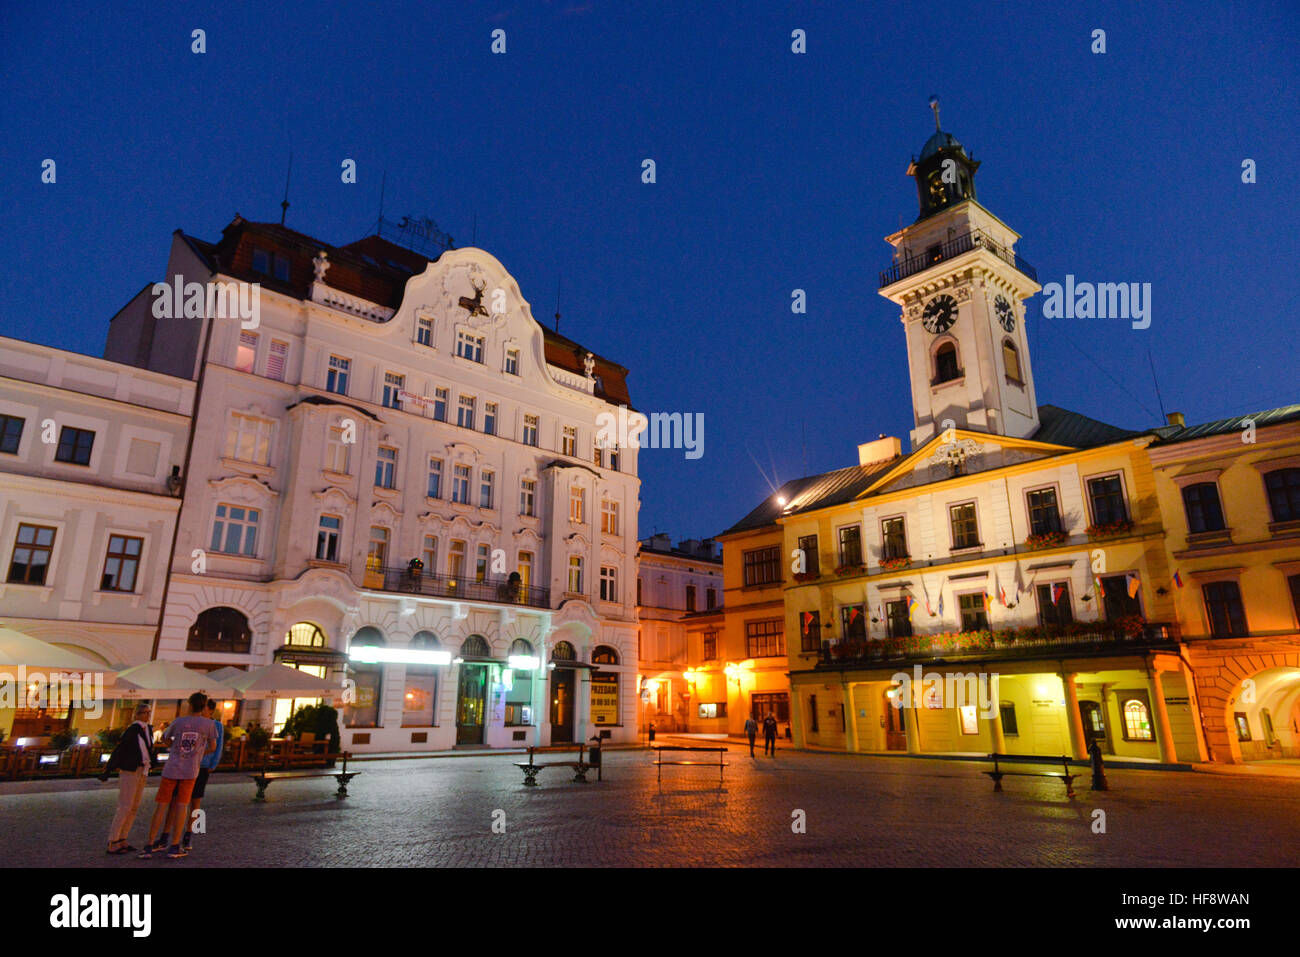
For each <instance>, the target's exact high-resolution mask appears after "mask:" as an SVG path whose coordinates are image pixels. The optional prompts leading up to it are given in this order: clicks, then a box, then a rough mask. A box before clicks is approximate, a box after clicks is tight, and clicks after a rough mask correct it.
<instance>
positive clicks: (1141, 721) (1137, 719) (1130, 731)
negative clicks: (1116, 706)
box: [1119, 691, 1153, 741]
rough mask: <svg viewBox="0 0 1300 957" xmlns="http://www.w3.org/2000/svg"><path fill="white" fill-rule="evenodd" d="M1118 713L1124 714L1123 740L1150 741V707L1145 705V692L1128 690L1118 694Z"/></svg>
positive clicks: (1151, 738)
mask: <svg viewBox="0 0 1300 957" xmlns="http://www.w3.org/2000/svg"><path fill="white" fill-rule="evenodd" d="M1119 699H1120V702H1121V704H1120V713H1121V714H1122V715H1123V716H1124V740H1125V741H1151V740H1153V737H1152V733H1151V709H1150V708H1149V707H1147V700H1146V692H1137V691H1130V692H1127V693H1124V694H1121V695H1120V696H1119Z"/></svg>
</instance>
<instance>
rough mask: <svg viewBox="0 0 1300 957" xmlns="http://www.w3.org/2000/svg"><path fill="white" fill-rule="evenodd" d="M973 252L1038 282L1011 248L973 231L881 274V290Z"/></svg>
mask: <svg viewBox="0 0 1300 957" xmlns="http://www.w3.org/2000/svg"><path fill="white" fill-rule="evenodd" d="M973 249H986V250H988V251H989V252H991V253H992V254H993V255H994V256H997V257H998V258H999V259H1001V260H1002V261H1003V262H1004V263H1006V264H1007V265H1009V266H1013V267H1014V268H1016V269H1017V270H1019V271H1020V272H1021V273H1022V274H1024V275H1025V276H1028V277H1029V278H1030V279H1032V280H1033V281H1034V282H1038V270H1036V269H1035V268H1034V267H1033V266H1031V265H1029V263H1027V262H1025V260H1024V259H1023V258H1021V257H1020V256H1019V255H1018V254H1016V253H1015V252H1014V251H1012V250H1011V249H1009V248H1008V247H1006V246H1003V245H1002V244H1001V243H998V242H995V241H994V240H993V239H991V238H990V237H989V236H987V235H986V234H984V233H983V232H981V231H980V230H978V229H972V230H971V231H970V232H968V233H966V234H965V235H962V236H955V237H953V238H952V239H950V240H948V241H947V242H946V243H943V244H941V245H940V246H938V247H937V248H932V249H930V250H928V251H926V252H925V253H923V254H921V255H919V256H911V257H909V258H907V259H903V260H900V261H899V262H896V263H894V264H893V265H891V266H890V267H889V268H888V269H884V270H881V273H880V288H881V289H884V288H885V287H886V286H892V285H893V284H894V283H896V282H898V281H899V280H902V279H906V278H907V277H908V276H911V275H914V274H916V273H918V272H922V271H923V270H926V269H929V268H930V267H931V266H934V265H937V264H938V263H941V262H945V261H947V260H949V259H956V258H957V257H958V256H960V255H962V254H963V253H968V252H970V251H971V250H973Z"/></svg>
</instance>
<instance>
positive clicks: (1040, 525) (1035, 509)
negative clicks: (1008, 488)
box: [1025, 488, 1061, 535]
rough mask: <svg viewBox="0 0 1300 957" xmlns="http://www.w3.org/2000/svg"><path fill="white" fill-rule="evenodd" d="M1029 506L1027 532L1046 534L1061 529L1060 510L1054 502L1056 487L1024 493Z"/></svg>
mask: <svg viewBox="0 0 1300 957" xmlns="http://www.w3.org/2000/svg"><path fill="white" fill-rule="evenodd" d="M1025 504H1026V505H1028V507H1029V534H1031V535H1046V534H1048V533H1050V532H1059V531H1061V510H1060V509H1059V508H1058V507H1057V504H1056V489H1054V488H1039V489H1034V490H1033V491H1032V492H1026V493H1025Z"/></svg>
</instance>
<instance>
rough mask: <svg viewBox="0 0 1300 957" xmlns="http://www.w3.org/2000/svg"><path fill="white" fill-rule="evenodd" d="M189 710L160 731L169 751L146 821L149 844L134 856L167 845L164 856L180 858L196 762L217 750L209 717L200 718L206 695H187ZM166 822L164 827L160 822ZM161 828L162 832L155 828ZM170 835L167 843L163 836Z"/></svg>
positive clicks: (196, 768) (213, 729)
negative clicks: (151, 808)
mask: <svg viewBox="0 0 1300 957" xmlns="http://www.w3.org/2000/svg"><path fill="white" fill-rule="evenodd" d="M189 702H190V713H189V714H188V715H186V716H185V717H183V718H177V719H176V720H175V721H173V722H172V723H171V724H169V725H168V726H167V730H166V731H164V732H163V735H162V740H163V743H164V744H166V745H168V746H169V748H170V750H169V751H168V754H167V763H166V764H165V765H164V766H163V773H162V781H161V782H159V785H158V796H157V797H156V798H155V799H154V801H155V804H154V812H153V820H151V821H150V822H149V843H147V844H146V845H145V846H144V851H142V852H141V853H140V854H139V855H138V856H139V857H142V858H149V857H153V855H154V854H156V853H160V852H161V851H162V850H163V848H167V856H168V857H171V858H177V857H184V856H185V854H186V853H187V852H186V851H185V849H184V848H182V847H181V835H182V834H183V833H184V832H185V819H186V818H187V817H188V813H189V807H190V797H191V796H192V795H193V793H194V782H195V780H197V778H198V776H199V763H200V762H201V761H202V760H203V756H204V755H205V754H207V753H208V752H209V751H215V750H216V749H217V731H216V728H214V727H213V724H212V721H211V719H209V718H205V717H203V711H204V710H205V709H206V708H207V706H208V696H207V695H205V694H204V693H203V692H202V691H196V692H195V693H194V694H192V695H190V697H189ZM164 820H165V821H166V828H165V829H164V828H163V822H164ZM160 830H162V834H161V835H160V834H159V831H160ZM169 835H170V837H171V846H170V847H169V846H168V845H167V837H168V836H169Z"/></svg>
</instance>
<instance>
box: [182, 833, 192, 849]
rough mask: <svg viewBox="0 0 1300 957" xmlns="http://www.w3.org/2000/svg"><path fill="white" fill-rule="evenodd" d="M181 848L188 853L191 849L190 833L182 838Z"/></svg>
mask: <svg viewBox="0 0 1300 957" xmlns="http://www.w3.org/2000/svg"><path fill="white" fill-rule="evenodd" d="M181 847H183V848H185V850H187V851H188V850H189V849H190V834H189V832H186V834H185V836H184V837H183V838H181Z"/></svg>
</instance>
